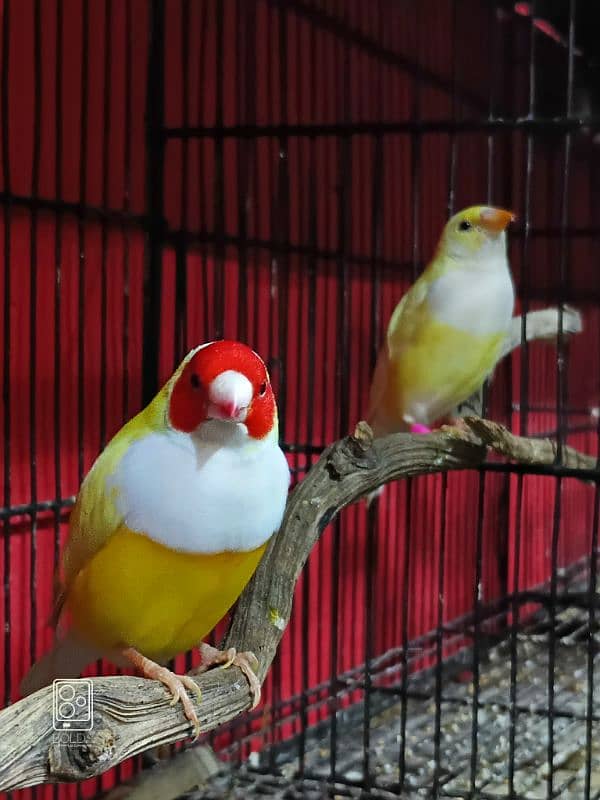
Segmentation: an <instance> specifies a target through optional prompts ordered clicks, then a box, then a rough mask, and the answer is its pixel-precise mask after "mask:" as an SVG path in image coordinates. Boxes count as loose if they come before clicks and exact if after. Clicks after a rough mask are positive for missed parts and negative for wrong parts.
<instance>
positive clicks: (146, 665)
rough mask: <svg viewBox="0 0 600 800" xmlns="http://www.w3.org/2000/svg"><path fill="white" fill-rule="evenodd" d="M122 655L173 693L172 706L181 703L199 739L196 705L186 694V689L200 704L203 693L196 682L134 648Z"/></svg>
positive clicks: (143, 673)
mask: <svg viewBox="0 0 600 800" xmlns="http://www.w3.org/2000/svg"><path fill="white" fill-rule="evenodd" d="M122 655H123V656H125V658H126V659H127V660H128V661H129V662H130V663H131V664H132V665H133V666H134V667H135V668H136V669H137V670H138V672H140V673H141V674H142V675H143V676H144V677H145V678H150V679H151V680H155V681H160V682H161V683H162V684H163V685H164V686H165V687H166V688H167V689H168V690H169V691H170V692H171V696H172V700H171V705H172V706H174V705H176V704H177V703H181V705H182V706H183V713H184V714H185V716H186V718H187V719H189V721H190V722H191V723H192V726H193V728H194V739H197V738H198V736H199V734H200V720H199V719H198V714H197V713H196V709H195V708H194V704H193V703H192V701H191V700H190V698H189V696H188V694H187V692H186V689H189V690H190V691H191V692H192V693H193V694H194V695H195V697H196V699H197V700H198V702H200V700H201V699H202V692H201V691H200V687H199V686H198V684H197V683H196V681H195V680H194V679H193V678H190V676H189V675H176V674H175V673H174V672H171V670H170V669H167V668H166V667H161V665H160V664H157V663H156V662H155V661H151V660H150V659H149V658H146V656H143V655H142V654H141V653H138V651H137V650H134V648H133V647H128V648H126V649H125V650H123V651H122Z"/></svg>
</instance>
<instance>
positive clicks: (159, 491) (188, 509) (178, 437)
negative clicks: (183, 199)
mask: <svg viewBox="0 0 600 800" xmlns="http://www.w3.org/2000/svg"><path fill="white" fill-rule="evenodd" d="M289 480H290V473H289V468H288V465H287V461H286V459H285V456H284V455H283V453H282V451H281V450H280V448H279V447H278V446H277V443H276V442H261V443H254V442H251V443H248V444H243V445H242V446H240V443H239V441H238V442H227V441H224V442H223V441H219V440H218V438H217V439H215V438H214V437H209V440H208V441H207V440H206V439H204V440H203V439H199V438H197V437H195V436H190V435H187V434H180V433H174V432H171V431H169V432H168V433H153V434H150V435H149V436H146V437H144V438H143V439H140V440H138V441H136V442H134V443H133V444H132V445H131V447H130V448H129V450H128V451H127V453H126V454H125V456H124V457H123V459H122V460H121V462H120V463H119V465H118V467H117V469H116V471H115V473H114V475H113V476H112V478H111V485H112V486H114V488H115V489H116V499H115V502H116V504H117V508H118V510H119V512H120V513H121V514H122V515H123V518H124V522H125V524H126V525H127V526H128V527H129V528H130V529H131V530H134V531H139V532H140V533H144V534H146V535H147V536H149V537H150V538H151V539H153V540H154V541H157V542H160V543H161V544H164V545H166V546H167V547H171V548H173V549H175V550H182V551H186V552H192V553H218V552H223V551H248V550H254V549H255V548H257V547H259V546H260V545H262V544H264V542H266V541H267V540H268V539H269V538H270V537H271V535H272V534H273V533H274V532H275V531H276V530H277V528H278V527H279V525H280V523H281V519H282V517H283V512H284V509H285V503H286V499H287V492H288V487H289Z"/></svg>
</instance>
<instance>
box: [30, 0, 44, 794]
mask: <svg viewBox="0 0 600 800" xmlns="http://www.w3.org/2000/svg"><path fill="white" fill-rule="evenodd" d="M33 37H34V54H33V74H34V90H33V91H34V99H33V119H34V122H33V125H34V136H33V152H32V166H31V196H32V197H33V198H37V197H38V196H39V189H40V185H39V182H40V148H41V142H40V139H41V130H42V126H41V122H40V119H41V107H42V64H41V51H42V24H41V5H40V0H35V4H34V31H33ZM30 215H31V216H30V222H31V225H30V252H29V255H30V263H29V268H30V301H29V302H30V313H29V348H30V353H29V360H30V367H29V489H30V495H31V496H30V501H31V504H32V505H35V504H36V503H37V501H38V482H37V424H36V422H37V347H36V342H37V294H38V288H37V286H38V282H37V277H38V264H37V260H38V252H37V244H38V219H37V209H36V208H35V206H34V207H32V209H31V212H30ZM37 534H38V531H37V513H36V512H35V511H33V513H32V515H31V533H30V537H31V538H30V552H29V558H30V565H29V605H30V614H31V617H30V634H29V657H30V662H31V663H32V664H33V662H34V661H35V657H36V650H37V639H38V629H37V608H38V606H37V595H38V586H37ZM33 794H34V796H35V797H37V795H38V790H37V788H36V789H34V790H33Z"/></svg>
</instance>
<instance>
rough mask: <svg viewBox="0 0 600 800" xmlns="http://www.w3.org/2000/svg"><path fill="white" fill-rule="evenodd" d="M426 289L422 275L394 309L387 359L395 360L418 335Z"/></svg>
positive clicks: (389, 329) (423, 312)
mask: <svg viewBox="0 0 600 800" xmlns="http://www.w3.org/2000/svg"><path fill="white" fill-rule="evenodd" d="M428 289H429V279H428V277H427V275H426V274H425V273H424V274H423V275H421V277H420V278H419V279H418V280H417V281H416V282H415V283H414V284H413V286H412V287H411V288H410V289H409V291H408V292H407V293H406V294H405V295H404V297H403V298H402V300H401V301H400V302H399V303H398V305H397V306H396V308H395V309H394V313H393V314H392V316H391V319H390V322H389V325H388V330H387V338H386V344H387V354H388V358H389V359H393V358H397V357H398V355H400V353H401V352H402V351H403V350H404V349H405V348H406V347H407V346H409V345H410V344H411V343H412V342H414V340H415V337H416V336H417V335H418V332H419V329H420V327H421V325H422V324H423V321H424V315H425V313H426V303H425V301H426V299H427V291H428Z"/></svg>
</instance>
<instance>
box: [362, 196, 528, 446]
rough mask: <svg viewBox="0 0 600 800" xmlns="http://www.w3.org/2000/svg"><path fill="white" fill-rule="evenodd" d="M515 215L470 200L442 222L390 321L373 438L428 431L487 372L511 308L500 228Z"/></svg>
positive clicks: (373, 396)
mask: <svg viewBox="0 0 600 800" xmlns="http://www.w3.org/2000/svg"><path fill="white" fill-rule="evenodd" d="M513 219H514V215H513V214H512V213H511V212H510V211H504V210H502V209H499V208H491V207H489V206H473V207H471V208H467V209H465V210H464V211H461V212H459V213H458V214H455V215H454V216H453V217H452V218H451V219H450V220H449V222H448V223H447V224H446V227H445V228H444V231H443V233H442V236H441V239H440V241H439V243H438V247H437V250H436V253H435V255H434V257H433V259H432V260H431V261H430V263H429V264H428V266H427V268H426V269H425V271H424V272H423V274H422V275H421V277H420V278H419V279H418V280H417V281H416V282H415V283H414V284H413V286H411V288H410V289H409V290H408V292H407V293H406V294H405V295H404V297H403V298H402V300H401V301H400V302H399V303H398V305H397V306H396V308H395V310H394V313H393V314H392V317H391V319H390V323H389V325H388V329H387V335H386V340H385V343H384V345H383V347H382V349H381V351H380V354H379V357H378V359H377V365H376V367H375V372H374V375H373V381H372V384H371V393H370V399H369V414H368V417H367V421H368V422H369V424H370V426H371V428H372V429H373V433H374V435H375V436H384V435H386V434H388V433H394V432H397V431H403V430H410V431H412V432H413V433H426V432H428V431H429V429H430V426H431V425H432V424H433V423H434V422H436V420H440V419H442V418H443V417H446V416H447V415H449V414H451V413H452V411H453V410H454V409H455V408H456V406H458V405H459V404H460V403H462V402H464V401H465V400H467V398H469V397H470V396H471V395H472V394H473V392H475V391H476V390H477V389H478V388H479V387H480V386H481V385H482V384H483V382H484V381H485V379H486V378H487V377H488V376H489V375H490V374H491V373H492V371H493V369H494V367H495V365H496V362H497V361H498V358H499V356H500V352H501V348H502V343H503V341H504V339H505V337H506V335H507V333H508V331H509V327H510V320H511V317H512V314H513V308H514V288H513V282H512V278H511V274H510V270H509V265H508V259H507V255H506V233H505V229H506V227H507V225H508V223H509V222H510V221H511V220H513Z"/></svg>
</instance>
